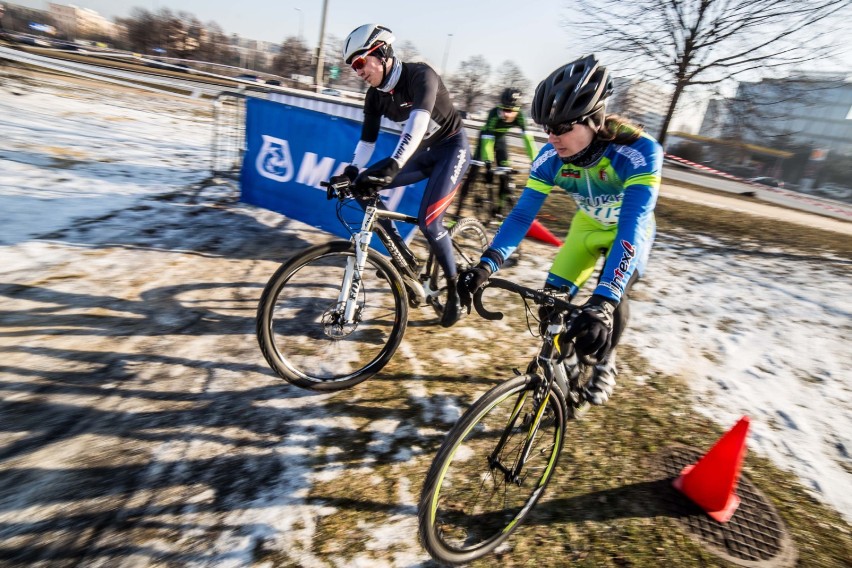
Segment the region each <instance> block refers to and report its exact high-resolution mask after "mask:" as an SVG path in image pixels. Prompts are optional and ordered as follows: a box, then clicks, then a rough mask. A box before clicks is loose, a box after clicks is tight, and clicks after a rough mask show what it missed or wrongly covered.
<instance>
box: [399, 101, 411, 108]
mask: <svg viewBox="0 0 852 568" xmlns="http://www.w3.org/2000/svg"><path fill="white" fill-rule="evenodd" d="M412 106H414V103H413V102H401V103H399V108H411V107H412Z"/></svg>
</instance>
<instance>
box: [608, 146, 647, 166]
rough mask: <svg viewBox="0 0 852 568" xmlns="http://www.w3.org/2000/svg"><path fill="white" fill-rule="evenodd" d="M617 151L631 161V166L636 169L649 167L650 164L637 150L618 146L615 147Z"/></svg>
mask: <svg viewBox="0 0 852 568" xmlns="http://www.w3.org/2000/svg"><path fill="white" fill-rule="evenodd" d="M615 151H616V152H618V153H619V154H621V155H622V156H625V157H626V158H627V159H628V160H630V164H631V165H632V166H633V167H634V168H639V167H642V166H647V165H648V162H647V160H645V156H643V155H642V152H640V151H639V150H637V149H636V148H631V147H630V146H621V145H617V146H616V147H615Z"/></svg>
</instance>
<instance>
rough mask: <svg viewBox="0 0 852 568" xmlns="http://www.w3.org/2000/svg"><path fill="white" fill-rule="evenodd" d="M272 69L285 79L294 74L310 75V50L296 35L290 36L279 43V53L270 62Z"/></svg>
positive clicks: (291, 77) (290, 77)
mask: <svg viewBox="0 0 852 568" xmlns="http://www.w3.org/2000/svg"><path fill="white" fill-rule="evenodd" d="M272 69H273V71H274V72H275V73H276V74H278V75H281V76H282V77H285V78H287V79H293V78H294V77H293V76H294V75H310V74H311V73H312V70H313V68H312V66H311V50H310V49H308V46H307V45H305V42H304V41H303V40H302V39H301V38H298V37H296V36H290V37H288V38H287V39H285V40H284V43H282V44H281V53H279V54H278V56H276V57H275V60H274V61H273V62H272Z"/></svg>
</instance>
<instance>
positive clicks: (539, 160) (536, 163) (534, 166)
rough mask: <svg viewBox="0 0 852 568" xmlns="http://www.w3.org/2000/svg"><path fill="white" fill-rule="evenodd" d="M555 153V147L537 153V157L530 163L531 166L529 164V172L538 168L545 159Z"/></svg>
mask: <svg viewBox="0 0 852 568" xmlns="http://www.w3.org/2000/svg"><path fill="white" fill-rule="evenodd" d="M555 155H556V149H555V148H551V149H550V150H548V151H547V152H542V153H541V154H539V155H538V158H536V159H535V161H534V162H533V163H532V166H530V173H532V172H534V171H535V170H537V169H538V168H540V167H541V166H542V165H543V164H544V163H545V162H546V161H547V160H549V159H550V158H552V157H553V156H555Z"/></svg>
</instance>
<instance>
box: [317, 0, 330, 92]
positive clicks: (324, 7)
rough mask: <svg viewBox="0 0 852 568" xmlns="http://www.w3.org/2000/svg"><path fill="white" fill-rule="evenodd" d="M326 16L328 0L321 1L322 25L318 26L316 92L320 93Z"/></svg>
mask: <svg viewBox="0 0 852 568" xmlns="http://www.w3.org/2000/svg"><path fill="white" fill-rule="evenodd" d="M327 15H328V0H322V23H321V24H320V37H319V47H317V76H316V84H317V92H320V91H322V67H323V59H325V19H326V16H327Z"/></svg>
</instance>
